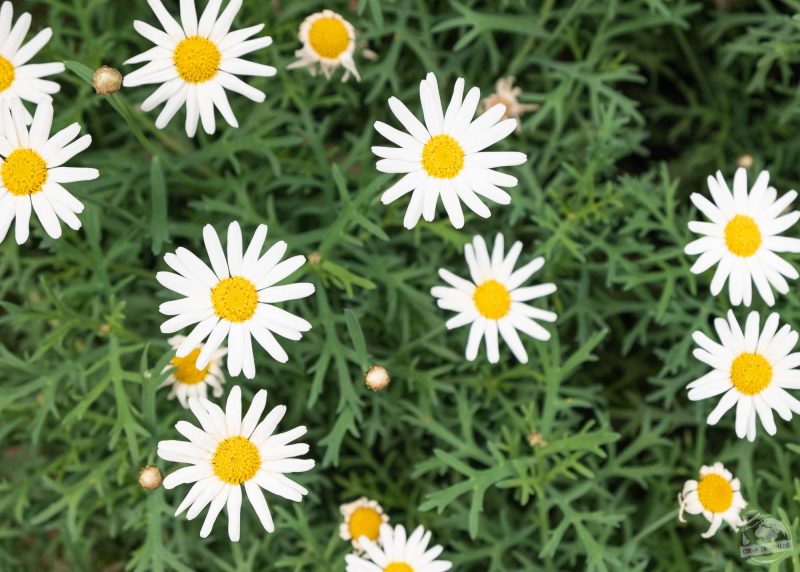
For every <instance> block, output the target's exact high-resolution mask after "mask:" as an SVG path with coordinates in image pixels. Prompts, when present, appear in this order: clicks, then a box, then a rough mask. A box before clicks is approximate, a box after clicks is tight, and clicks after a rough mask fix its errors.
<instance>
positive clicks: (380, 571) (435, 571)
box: [346, 524, 453, 572]
mask: <svg viewBox="0 0 800 572" xmlns="http://www.w3.org/2000/svg"><path fill="white" fill-rule="evenodd" d="M430 541H431V533H430V531H428V532H425V529H424V528H423V527H421V526H418V527H417V528H416V529H415V530H414V532H412V533H411V536H410V537H408V539H406V529H405V528H404V527H403V526H402V525H400V524H398V525H397V526H395V527H394V529H392V527H391V526H389V525H388V524H382V525H381V530H380V540H379V542H377V543H376V542H373V541H371V540H369V539H368V538H366V537H362V538H361V548H363V549H364V551H366V555H365V556H366V557H367V558H360V557H359V556H356V555H354V554H348V555H347V557H346V560H347V572H445V570H450V568H452V567H453V564H452V562H448V561H446V560H437V557H438V556H439V555H440V554H441V553H442V547H441V546H439V545H436V546H434V547H432V548H428V543H429V542H430Z"/></svg>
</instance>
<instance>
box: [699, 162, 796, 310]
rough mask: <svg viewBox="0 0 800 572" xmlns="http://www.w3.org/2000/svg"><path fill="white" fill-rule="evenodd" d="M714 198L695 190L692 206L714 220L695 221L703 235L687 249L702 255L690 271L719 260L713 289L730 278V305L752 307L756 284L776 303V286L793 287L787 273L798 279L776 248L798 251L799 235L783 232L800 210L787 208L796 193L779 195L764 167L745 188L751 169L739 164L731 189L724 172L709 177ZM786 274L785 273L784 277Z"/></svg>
mask: <svg viewBox="0 0 800 572" xmlns="http://www.w3.org/2000/svg"><path fill="white" fill-rule="evenodd" d="M708 190H709V191H710V192H711V197H712V198H713V199H714V202H713V203H712V202H711V201H709V200H708V199H707V198H705V197H704V196H702V195H700V194H698V193H694V194H692V196H691V199H692V202H693V203H694V205H695V206H696V207H697V208H698V209H700V211H701V212H702V213H703V214H704V215H706V217H708V219H709V220H710V221H711V222H699V221H692V222H690V223H689V229H690V230H691V231H692V232H695V233H698V234H703V235H705V236H704V237H703V238H699V239H697V240H695V241H694V242H691V243H689V244H688V245H687V246H686V248H685V252H686V254H699V255H700V257H699V258H698V259H697V261H696V262H695V263H694V266H692V269H691V270H692V272H694V273H695V274H700V273H702V272H705V271H706V270H708V269H709V268H711V267H712V266H714V265H715V264H716V265H717V270H716V272H715V273H714V278H713V279H712V281H711V293H712V294H713V295H714V296H716V295H717V294H719V293H720V292H721V291H722V287H723V286H724V285H725V281H726V280H727V281H728V293H729V295H730V300H731V304H733V305H734V306H735V305H738V304H741V303H744V304H745V306H749V305H750V302H751V299H752V290H753V288H752V285H753V284H755V286H756V290H758V293H759V294H761V297H762V298H763V299H764V301H765V302H766V303H767V304H769V305H770V306H772V305H773V304H774V303H775V296H774V294H773V293H772V288H775V289H776V290H777V291H778V292H780V293H781V294H786V293H787V292H788V291H789V285H788V284H787V283H786V278H789V279H791V280H795V279H796V278H797V277H798V276H800V274H798V272H797V270H795V269H794V267H793V266H792V265H791V264H789V263H788V262H786V261H785V260H784V259H783V258H781V257H780V256H778V255H776V254H775V253H776V252H800V240H798V239H796V238H787V237H785V236H780V234H781V233H782V232H783V231H785V230H787V229H788V228H789V227H791V226H792V225H793V224H794V223H795V222H797V219H798V218H800V212H797V211H792V212H790V213H784V210H786V208H787V207H789V205H790V204H792V202H793V201H794V199H795V198H796V197H797V193H796V192H795V191H789V192H788V193H786V194H785V195H783V196H782V197H781V198H779V199H777V196H778V192H777V191H776V190H775V188H774V187H770V186H769V173H768V172H766V171H761V173H760V174H759V175H758V178H757V179H756V182H755V183H754V184H753V188H752V189H751V190H750V192H749V193H748V192H747V171H746V170H745V169H737V171H736V175H735V176H734V178H733V194H731V192H730V190H729V189H728V185H727V184H726V183H725V179H724V178H723V177H722V173H721V172H719V171H717V176H716V178H714V177H708ZM784 277H785V278H784Z"/></svg>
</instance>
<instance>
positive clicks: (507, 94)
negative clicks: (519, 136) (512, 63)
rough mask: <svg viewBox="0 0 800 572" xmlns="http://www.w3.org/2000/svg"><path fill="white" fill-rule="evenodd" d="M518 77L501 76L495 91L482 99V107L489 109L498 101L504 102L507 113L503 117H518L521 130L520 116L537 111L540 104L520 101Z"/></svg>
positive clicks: (520, 91) (520, 90) (518, 128)
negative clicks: (516, 82) (516, 84)
mask: <svg viewBox="0 0 800 572" xmlns="http://www.w3.org/2000/svg"><path fill="white" fill-rule="evenodd" d="M516 79H517V78H515V77H514V76H509V77H501V78H500V79H498V80H497V83H496V84H495V86H494V93H493V94H492V95H490V96H489V97H487V98H484V99H483V100H481V109H483V110H484V111H488V110H489V109H491V108H492V107H494V106H495V105H497V104H498V103H502V104H503V105H505V106H506V113H505V115H504V116H503V118H504V119H508V118H509V117H513V118H514V119H516V120H517V131H519V130H520V117H521V116H522V114H523V113H528V112H529V111H536V110H537V109H539V104H538V103H520V102H519V99H517V98H518V97H519V96H520V95H522V88H521V87H519V86H516V87H515V86H514V82H515V81H516Z"/></svg>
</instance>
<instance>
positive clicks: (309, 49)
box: [288, 10, 361, 81]
mask: <svg viewBox="0 0 800 572" xmlns="http://www.w3.org/2000/svg"><path fill="white" fill-rule="evenodd" d="M297 36H298V38H299V39H300V41H301V42H303V47H302V48H300V49H299V50H297V51H296V52H295V53H294V55H295V56H296V57H297V58H298V60H297V61H295V62H292V63H291V64H289V66H288V68H289V69H293V68H305V67H307V68H309V71H310V72H311V74H312V75H314V74H316V68H317V65H319V68H320V69H321V70H322V75H324V76H325V77H326V78H327V79H330V77H331V74H332V73H333V72H334V71H335V70H336V68H338V67H339V66H341V67H343V68H344V74H343V75H342V81H347V80H348V79H349V78H350V74H353V75H354V76H355V78H356V79H357V80H358V81H361V77H359V75H358V70H357V69H356V63H355V61H354V60H353V52H354V51H355V48H356V31H355V29H354V28H353V26H352V25H351V24H350V22H348V21H347V20H345V19H344V18H342V17H341V16H340V15H339V14H337V13H336V12H333V11H331V10H323V11H322V12H316V13H315V14H311V16H309V17H307V18H306V19H305V20H303V23H302V24H300V32H299V33H298V35H297Z"/></svg>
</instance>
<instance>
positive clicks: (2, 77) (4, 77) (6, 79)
mask: <svg viewBox="0 0 800 572" xmlns="http://www.w3.org/2000/svg"><path fill="white" fill-rule="evenodd" d="M15 77H17V73H16V71H15V70H14V64H12V63H11V62H10V61H8V60H7V59H5V58H4V57H3V56H0V91H5V90H7V89H8V88H9V87H11V84H12V83H14V78H15Z"/></svg>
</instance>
